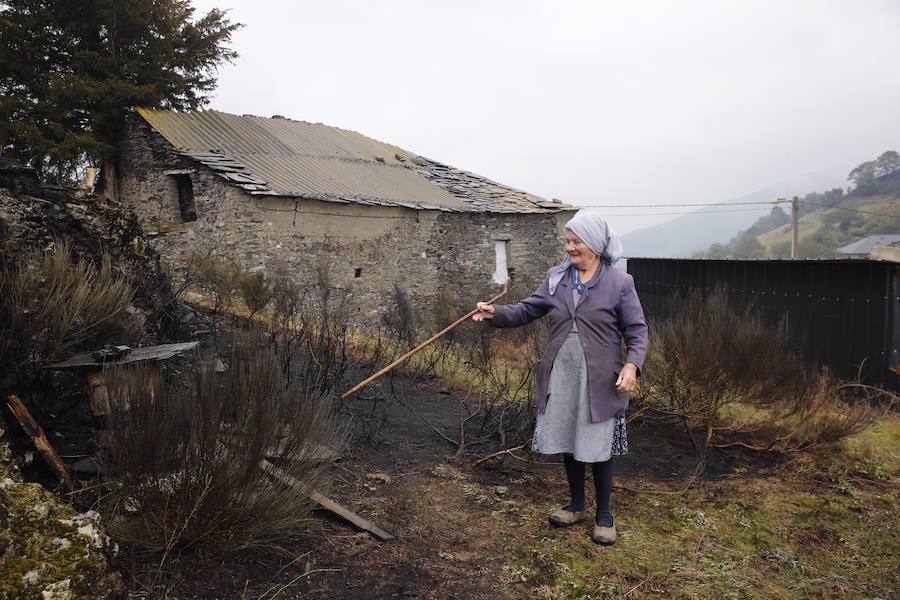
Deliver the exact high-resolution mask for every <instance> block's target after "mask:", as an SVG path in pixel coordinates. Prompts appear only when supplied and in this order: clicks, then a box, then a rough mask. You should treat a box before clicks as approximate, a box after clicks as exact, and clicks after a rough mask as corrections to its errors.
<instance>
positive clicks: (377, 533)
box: [259, 460, 395, 542]
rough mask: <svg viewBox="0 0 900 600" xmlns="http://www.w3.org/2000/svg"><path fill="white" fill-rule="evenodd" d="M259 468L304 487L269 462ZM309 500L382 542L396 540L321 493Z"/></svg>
mask: <svg viewBox="0 0 900 600" xmlns="http://www.w3.org/2000/svg"><path fill="white" fill-rule="evenodd" d="M259 466H260V468H261V469H262V470H263V471H265V472H266V473H268V474H269V475H271V476H272V477H274V478H275V479H277V480H278V481H280V482H281V483H283V484H284V485H287V486H291V487H302V484H301V483H300V482H299V481H297V479H296V478H294V477H292V476H291V475H290V474H289V473H285V472H284V471H283V470H281V469H279V468H278V467H276V466H275V465H273V464H272V463H270V462H269V461H267V460H263V461H261V462H260V465H259ZM309 498H310V500H312V501H313V502H315V503H316V504H318V505H319V506H321V507H322V508H324V509H325V510H328V511H330V512H332V513H334V514H336V515H337V516H339V517H341V518H342V519H345V520H347V521H349V522H350V523H352V524H353V525H355V526H356V527H358V528H359V529H362V530H363V531H368V532H369V533H370V534H372V535H373V536H374V537H375V538H377V539H379V540H381V541H382V542H388V541H390V540H393V539H395V538H394V536H393V535H391V534H390V533H388V532H387V531H385V530H384V529H382V528H381V527H378V526H377V525H375V524H374V523H372V522H371V521H367V520H366V519H364V518H362V517H361V516H359V515H358V514H356V513H355V512H353V511H352V510H350V509H348V508H345V507H343V506H341V505H340V504H338V503H337V502H335V501H334V500H331V499H330V498H326V497H325V496H323V495H322V494H320V493H319V492H316V491H313V492H311V493H310V494H309Z"/></svg>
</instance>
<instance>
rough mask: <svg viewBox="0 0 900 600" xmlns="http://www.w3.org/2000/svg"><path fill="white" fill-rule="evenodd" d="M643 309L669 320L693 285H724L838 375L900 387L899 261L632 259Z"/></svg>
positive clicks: (706, 288)
mask: <svg viewBox="0 0 900 600" xmlns="http://www.w3.org/2000/svg"><path fill="white" fill-rule="evenodd" d="M628 272H629V273H631V275H632V276H633V277H634V280H635V285H636V287H637V290H638V295H639V296H640V298H641V302H642V303H643V305H644V309H645V311H646V312H647V313H648V314H649V315H652V316H656V317H659V318H665V316H666V315H667V314H668V312H669V311H670V310H672V299H673V298H676V297H679V296H681V297H683V296H685V295H686V294H687V292H688V291H689V290H691V289H700V290H702V291H703V292H704V293H707V292H710V291H712V290H714V289H717V288H721V289H724V290H725V291H726V293H727V295H728V297H729V299H730V300H731V302H732V303H733V304H734V305H736V306H744V305H748V304H749V305H751V306H753V307H755V308H756V309H757V310H758V311H759V312H760V313H761V314H762V315H763V317H764V318H765V319H766V320H767V321H768V322H770V323H773V324H774V323H778V322H779V321H780V320H781V319H782V318H784V319H786V320H787V324H788V327H789V329H790V331H791V334H792V335H793V336H795V339H796V340H797V341H798V342H799V344H800V345H801V347H802V348H803V350H804V351H805V353H806V355H807V356H808V357H809V358H810V359H811V360H813V361H815V362H817V363H819V364H823V365H827V366H828V367H830V368H831V369H832V370H833V371H835V372H836V373H837V374H838V375H839V376H841V377H843V378H846V379H855V378H856V376H857V372H858V371H859V370H860V366H862V376H863V381H866V382H869V383H876V384H881V385H887V386H888V387H891V388H893V389H900V381H898V377H897V376H896V375H894V374H892V373H891V371H890V368H891V367H898V365H900V354H898V353H900V349H898V346H900V265H898V264H896V263H889V262H881V261H868V260H693V259H668V258H630V259H628Z"/></svg>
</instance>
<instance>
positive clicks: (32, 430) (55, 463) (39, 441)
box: [6, 396, 75, 492]
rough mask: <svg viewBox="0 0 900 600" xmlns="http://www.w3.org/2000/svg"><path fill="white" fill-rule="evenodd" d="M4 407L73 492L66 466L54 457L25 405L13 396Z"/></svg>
mask: <svg viewBox="0 0 900 600" xmlns="http://www.w3.org/2000/svg"><path fill="white" fill-rule="evenodd" d="M6 405H7V406H8V407H9V410H10V411H11V412H12V414H13V416H15V417H16V420H17V421H18V422H19V424H20V425H21V426H22V429H24V430H25V433H27V434H28V437H30V438H31V441H32V442H33V443H34V447H35V448H37V449H38V452H40V453H41V455H42V456H43V457H44V460H45V461H47V464H48V465H50V468H51V469H53V471H54V472H55V473H56V475H57V476H58V477H59V478H60V479H62V481H63V483H64V484H65V485H66V488H68V490H69V491H70V492H71V491H72V490H74V489H75V486H74V485H73V484H72V478H71V477H69V471H68V470H67V469H66V465H64V464H63V462H62V461H61V460H60V459H59V456H57V455H56V451H55V450H54V449H53V446H51V445H50V441H49V440H48V439H47V436H46V435H44V430H43V429H41V426H40V425H38V424H37V422H36V421H35V420H34V417H32V416H31V413H29V412H28V409H27V408H25V405H24V404H22V401H21V400H19V399H18V398H16V397H15V396H9V397H8V398H7V399H6Z"/></svg>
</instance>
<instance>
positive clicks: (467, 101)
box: [194, 0, 900, 233]
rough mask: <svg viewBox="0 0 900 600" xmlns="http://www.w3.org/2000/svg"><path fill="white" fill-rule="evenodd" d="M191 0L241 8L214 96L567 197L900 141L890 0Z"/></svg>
mask: <svg viewBox="0 0 900 600" xmlns="http://www.w3.org/2000/svg"><path fill="white" fill-rule="evenodd" d="M194 4H195V6H196V7H197V8H198V12H205V11H206V10H209V9H210V8H212V7H219V8H223V9H229V10H230V12H229V15H230V18H231V19H232V20H234V21H238V22H241V23H243V24H244V25H245V27H244V28H243V29H242V30H240V31H239V32H237V34H236V35H235V36H234V40H233V46H234V48H235V49H236V50H237V51H238V52H239V53H240V54H241V57H240V58H239V59H238V60H237V61H236V62H235V63H234V64H231V65H227V66H225V67H224V68H223V69H222V70H221V71H220V73H219V88H218V91H217V92H216V94H215V97H214V99H213V101H212V103H211V105H210V108H215V109H217V110H223V111H226V112H232V113H238V114H242V113H251V114H255V115H261V116H271V115H273V114H281V115H285V116H288V117H291V118H294V119H299V120H304V121H312V122H322V123H325V124H328V125H335V126H338V127H343V128H348V129H353V130H356V131H359V132H360V133H363V134H365V135H368V136H370V137H373V138H376V139H379V140H381V141H384V142H389V143H392V144H396V145H398V146H402V147H403V148H406V149H407V150H409V151H412V152H416V153H418V154H422V155H424V156H427V157H429V158H433V159H435V160H439V161H442V162H446V163H448V164H451V165H453V166H456V167H459V168H462V169H466V170H469V171H474V172H476V173H478V174H480V175H484V176H486V177H489V178H491V179H495V180H497V181H500V182H502V183H505V184H508V185H511V186H514V187H518V188H522V189H525V190H527V191H530V192H532V193H536V194H539V195H541V196H545V197H547V198H560V199H562V200H564V201H566V202H569V203H572V204H578V205H588V204H629V205H633V204H654V203H672V202H677V203H680V202H714V201H723V200H729V199H733V198H736V197H738V196H742V195H744V194H747V193H750V192H753V191H755V190H758V189H760V188H764V187H767V186H769V185H771V184H774V183H776V182H779V181H784V180H793V179H796V178H798V177H800V176H804V175H807V174H810V173H815V174H820V175H824V176H827V177H831V178H833V179H834V180H835V181H837V182H839V181H840V180H841V179H843V177H845V176H846V173H847V172H848V171H849V170H850V169H851V168H852V167H853V166H855V165H856V164H858V163H860V162H862V161H864V160H869V159H871V158H874V157H875V156H877V155H878V154H880V153H881V152H882V151H884V150H887V149H898V150H900V77H898V63H900V61H898V58H900V2H898V1H897V0H861V1H857V2H853V1H850V0H835V1H833V0H790V1H785V0H747V1H737V0H730V1H727V2H712V1H708V0H704V1H699V0H680V1H679V2H671V1H670V0H659V1H653V2H651V1H631V2H607V1H597V0H594V1H585V2H567V1H561V0H556V1H552V2H551V1H549V0H547V1H544V2H533V1H523V0H514V1H513V0H510V1H495V0H478V1H470V0H454V1H453V2H437V1H426V0H418V1H413V0H410V1H395V0H390V1H388V0H378V1H375V2H373V1H363V0H358V1H353V2H351V1H347V0H329V1H328V2H321V1H316V2H312V1H287V0H283V1H282V0H256V1H252V2H251V1H247V0H240V1H238V0H195V2H194ZM801 185H802V184H801ZM808 191H813V190H809V189H797V190H795V191H794V192H795V193H798V194H802V193H805V192H808ZM669 210H671V209H669ZM601 212H605V213H606V214H609V215H619V214H623V213H639V212H660V211H653V210H652V209H641V210H638V209H626V210H622V209H608V210H606V211H601ZM670 218H672V216H646V217H637V218H635V217H621V216H611V217H610V218H609V219H610V221H611V222H612V223H613V225H614V227H615V228H616V229H617V230H619V231H620V233H625V232H627V231H629V230H632V229H634V228H636V227H642V226H646V225H651V224H654V223H658V222H660V221H663V220H666V219H670Z"/></svg>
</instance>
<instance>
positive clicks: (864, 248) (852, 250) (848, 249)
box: [837, 233, 900, 254]
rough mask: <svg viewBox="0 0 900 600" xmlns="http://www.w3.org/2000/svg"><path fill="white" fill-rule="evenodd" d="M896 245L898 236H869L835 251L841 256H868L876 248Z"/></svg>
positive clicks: (893, 234)
mask: <svg viewBox="0 0 900 600" xmlns="http://www.w3.org/2000/svg"><path fill="white" fill-rule="evenodd" d="M896 244H900V234H896V233H889V234H882V235H870V236H869V237H864V238H863V239H861V240H857V241H855V242H853V243H852V244H847V245H846V246H842V247H840V248H838V249H837V251H838V252H840V253H841V254H869V253H870V252H872V250H873V249H874V248H875V247H876V246H893V245H896Z"/></svg>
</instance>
